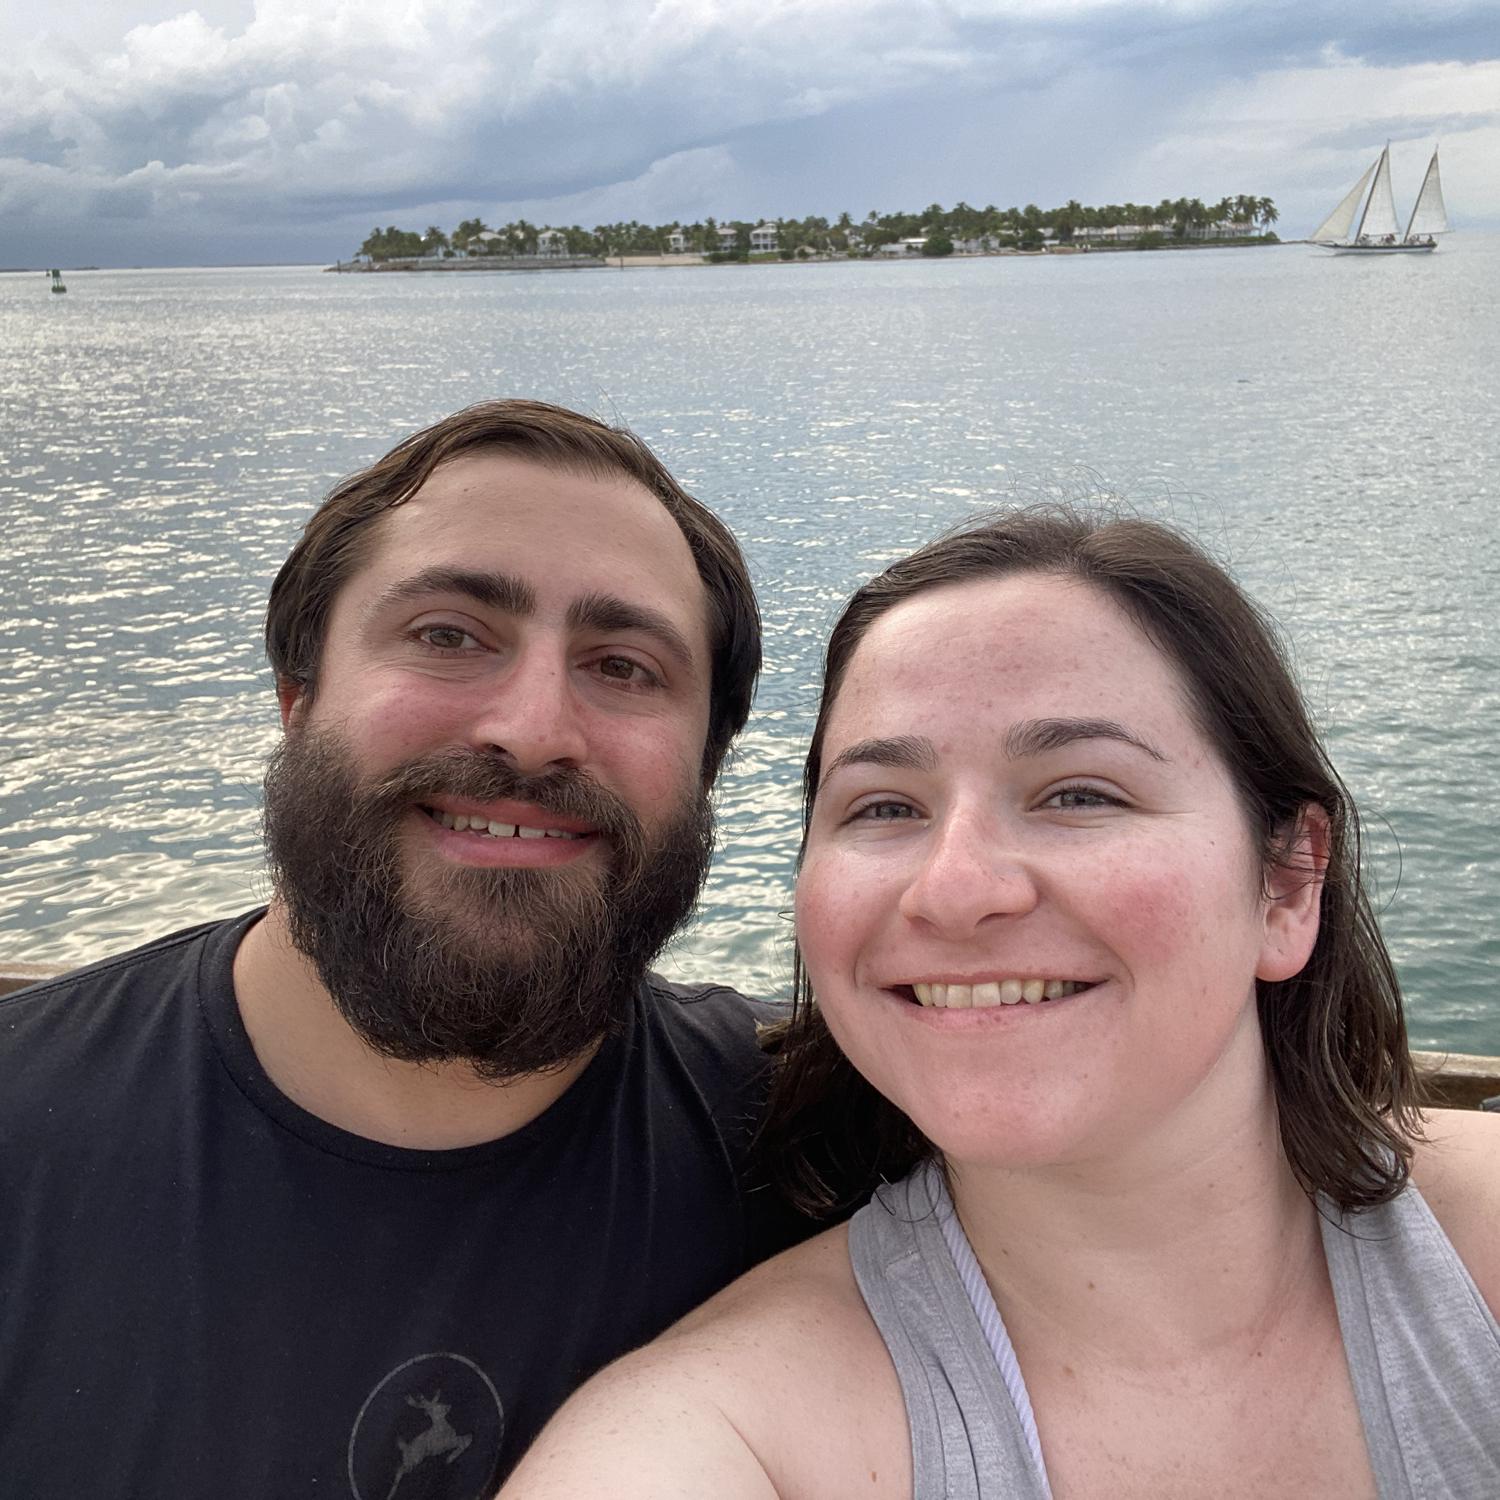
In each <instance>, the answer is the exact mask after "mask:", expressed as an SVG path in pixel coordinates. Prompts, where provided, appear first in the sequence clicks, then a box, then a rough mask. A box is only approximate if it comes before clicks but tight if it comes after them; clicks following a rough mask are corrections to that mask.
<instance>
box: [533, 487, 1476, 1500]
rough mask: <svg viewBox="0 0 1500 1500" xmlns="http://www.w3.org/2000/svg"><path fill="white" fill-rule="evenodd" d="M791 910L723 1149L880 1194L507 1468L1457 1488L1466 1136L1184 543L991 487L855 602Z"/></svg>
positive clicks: (571, 1414) (626, 1481)
mask: <svg viewBox="0 0 1500 1500" xmlns="http://www.w3.org/2000/svg"><path fill="white" fill-rule="evenodd" d="M797 931H798V942H799V948H800V960H801V965H802V969H803V974H802V981H803V982H799V992H800V993H799V1005H798V1009H797V1012H796V1014H795V1017H794V1020H793V1022H792V1024H791V1027H790V1031H789V1035H788V1036H787V1037H786V1039H785V1043H784V1057H783V1061H784V1065H785V1066H784V1075H783V1077H782V1079H781V1083H780V1092H779V1097H778V1101H777V1103H776V1105H775V1107H774V1110H773V1118H772V1121H771V1123H770V1124H769V1125H768V1127H767V1133H766V1146H767V1150H768V1153H769V1160H770V1161H771V1163H772V1166H773V1167H774V1168H775V1169H776V1170H778V1172H779V1173H780V1175H781V1176H782V1177H783V1179H784V1181H786V1182H788V1183H789V1184H790V1186H791V1188H792V1190H793V1191H794V1193H795V1194H796V1195H797V1196H799V1197H800V1198H801V1199H802V1201H804V1202H809V1201H821V1202H823V1203H825V1204H828V1205H830V1206H831V1205H832V1204H833V1203H834V1202H835V1201H836V1200H837V1198H838V1196H839V1193H838V1186H837V1185H838V1184H839V1183H841V1182H848V1181H850V1180H856V1181H857V1180H860V1179H863V1180H866V1181H868V1182H870V1183H872V1184H873V1183H877V1182H879V1181H880V1180H881V1179H882V1178H884V1179H885V1180H886V1181H887V1182H888V1183H891V1184H894V1185H893V1186H882V1187H880V1188H879V1190H878V1191H877V1192H876V1193H875V1196H874V1198H873V1200H872V1201H871V1202H870V1203H869V1204H868V1205H867V1206H866V1207H865V1208H863V1209H862V1210H861V1211H860V1212H859V1213H858V1214H857V1215H856V1216H855V1218H854V1219H853V1221H852V1222H851V1223H850V1224H849V1225H847V1226H842V1227H840V1228H837V1229H834V1230H831V1231H830V1232H828V1233H827V1234H825V1235H823V1236H820V1237H819V1238H818V1239H816V1240H813V1241H811V1242H810V1243H808V1244H806V1245H803V1246H801V1247H799V1248H798V1249H796V1250H793V1251H790V1252H788V1253H787V1254H786V1255H784V1256H781V1257H780V1258H778V1259H777V1260H775V1261H773V1262H771V1263H770V1264H768V1265H766V1266H764V1267H762V1268H761V1269H760V1270H758V1271H756V1272H754V1273H752V1274H751V1275H750V1276H748V1277H746V1278H744V1279H743V1280H742V1281H740V1282H738V1283H737V1284H736V1285H735V1286H733V1287H731V1288H730V1289H729V1290H728V1291H726V1292H724V1293H722V1294H721V1295H720V1296H719V1297H717V1298H716V1299H714V1300H713V1301H712V1302H710V1303H709V1304H707V1306H705V1307H704V1308H702V1309H700V1310H699V1311H698V1312H697V1313H695V1314H694V1315H692V1316H691V1317H690V1318H688V1319H687V1320H686V1321H684V1322H683V1323H681V1324H679V1325H678V1326H677V1328H675V1329H674V1330H672V1331H671V1332H669V1333H668V1334H667V1335H666V1336H665V1337H663V1338H662V1339H661V1340H659V1341H658V1342H657V1343H656V1344H654V1345H652V1346H651V1347H649V1348H647V1349H646V1350H643V1351H642V1352H640V1353H639V1354H637V1355H634V1356H632V1357H631V1358H629V1359H627V1360H625V1361H623V1362H622V1363H620V1364H618V1365H616V1366H615V1367H613V1368H612V1369H611V1370H609V1371H607V1372H606V1373H605V1374H604V1375H603V1376H601V1377H600V1378H599V1379H597V1380H596V1381H594V1382H593V1383H592V1384H591V1385H590V1386H588V1387H586V1388H585V1390H584V1391H583V1392H582V1393H581V1394H580V1395H579V1396H578V1397H576V1398H575V1399H574V1400H573V1401H572V1402H571V1403H570V1404H569V1405H568V1406H567V1407H565V1408H564V1410H563V1412H562V1413H561V1414H560V1415H559V1417H558V1418H557V1419H556V1421H555V1422H554V1424H553V1426H552V1427H551V1428H550V1429H549V1430H548V1432H547V1433H546V1434H544V1436H543V1438H542V1440H541V1441H540V1443H539V1444H538V1446H537V1448H536V1449H535V1450H534V1452H533V1454H532V1455H531V1456H530V1457H529V1458H528V1459H527V1460H526V1461H525V1462H523V1464H522V1465H521V1467H520V1469H519V1470H518V1471H517V1473H516V1475H515V1476H514V1478H513V1480H512V1482H511V1484H510V1485H509V1486H508V1487H507V1489H506V1491H505V1492H504V1493H505V1495H506V1496H507V1497H514V1500H549V1497H554V1496H559V1497H560V1496H576V1495H580V1494H601V1495H602V1494H608V1495H611V1496H623V1497H635V1496H640V1497H645V1496H651V1497H661V1496H684V1497H686V1496H714V1497H726V1500H738V1497H744V1500H766V1497H776V1496H779V1497H782V1500H791V1497H804V1496H805V1497H809V1500H811V1497H817V1500H827V1497H833V1496H871V1497H875V1496H879V1497H884V1496H908V1495H916V1496H919V1497H929V1496H931V1497H936V1496H950V1497H952V1496H963V1497H976V1500H991V1497H999V1496H1024V1497H1028V1500H1041V1497H1045V1496H1047V1495H1053V1496H1056V1497H1058V1500H1064V1497H1070V1496H1095V1495H1098V1496H1109V1497H1111V1500H1116V1497H1122V1496H1134V1495H1140V1496H1150V1497H1153V1500H1160V1497H1166V1496H1194V1497H1196V1496H1203V1495H1209V1494H1212V1495H1215V1496H1229V1495H1241V1494H1243V1495H1246V1496H1250V1495H1254V1496H1257V1497H1267V1496H1306V1495H1310V1494H1317V1495H1338V1496H1359V1497H1373V1496H1379V1497H1381V1500H1390V1497H1394V1496H1403V1495H1413V1496H1416V1495H1427V1496H1439V1495H1441V1496H1444V1497H1456V1496H1457V1497H1470V1496H1472V1497H1474V1500H1478V1497H1481V1496H1495V1495H1500V1415H1497V1412H1500V1398H1497V1395H1496V1393H1497V1392H1500V1325H1497V1324H1496V1321H1495V1317H1494V1313H1493V1309H1494V1308H1495V1307H1497V1306H1500V1153H1497V1149H1496V1148H1497V1145H1500V1120H1496V1119H1495V1118H1493V1117H1490V1116H1485V1115H1481V1114H1474V1115H1472V1116H1470V1115H1459V1114H1438V1113H1435V1114H1431V1115H1428V1116H1427V1117H1426V1118H1425V1121H1424V1120H1423V1118H1422V1117H1421V1116H1419V1115H1418V1113H1417V1110H1416V1081H1415V1078H1414V1075H1413V1071H1412V1065H1411V1060H1410V1057H1409V1055H1408V1052H1407V1046H1406V1038H1405V1032H1404V1029H1403V1025H1402V1020H1401V1011H1400V999H1399V994H1398V991H1397V987H1396V982H1395V978H1394V975H1393V972H1392V970H1391V966H1390V962H1389V959H1388V957H1387V955H1386V953H1385V950H1384V948H1383V946H1382V944H1381V941H1380V938H1379V934H1378V932H1377V929H1376V927H1375V923H1374V921H1373V918H1372V916H1371V914H1370V911H1369V907H1368V905H1367V902H1366V899H1365V896H1364V893H1363V891H1362V889H1361V886H1360V880H1359V871H1358V833H1357V824H1356V821H1355V815H1354V811H1353V808H1352V806H1351V804H1350V801H1349V798H1348V796H1347V793H1346V792H1345V790H1344V788H1343V786H1342V784H1341V783H1340V781H1339V780H1338V777H1337V776H1336V774H1335V773H1334V772H1333V770H1332V768H1331V767H1330V766H1329V764H1328V762H1327V760H1326V758H1325V756H1324V753H1323V751H1322V749H1321V747H1320V746H1319V744H1318V741H1317V738H1316V735H1315V733H1314V731H1313V729H1312V727H1311V725H1310V723H1309V722H1308V718H1307V715H1306V711H1305V709H1304V707H1303V705H1302V703H1301V701H1300V699H1299V697H1298V695H1297V692H1296V689H1295V688H1294V686H1293V685H1292V682H1291V678H1290V676H1289V674H1288V672H1287V670H1286V667H1285V665H1284V663H1283V661H1282V659H1281V657H1280V655H1279V652H1278V650H1277V647H1276V645H1275V641H1274V636H1273V634H1272V632H1271V630H1270V629H1269V627H1268V626H1267V625H1266V623H1265V621H1264V620H1263V619H1262V617H1261V616H1260V615H1259V614H1258V612H1257V611H1256V609H1255V608H1254V606H1253V605H1251V604H1250V603H1249V601H1248V600H1246V599H1245V597H1244V596H1243V595H1242V594H1241V593H1240V592H1239V590H1238V589H1237V588H1236V587H1235V586H1234V585H1233V584H1232V583H1231V582H1230V580H1229V579H1228V578H1227V577H1226V576H1225V574H1224V573H1223V572H1222V571H1221V570H1220V569H1219V568H1218V567H1217V566H1216V565H1215V564H1213V563H1212V562H1211V561H1210V560H1209V559H1208V558H1206V557H1205V556H1204V555H1203V554H1202V553H1201V552H1200V551H1198V550H1197V549H1196V548H1195V547H1194V546H1193V545H1192V544H1190V543H1188V542H1187V541H1185V540H1183V539H1182V538H1181V537H1179V536H1177V535H1176V534H1175V533H1173V532H1170V531H1168V530H1165V529H1164V528H1161V527H1158V526H1155V525H1152V524H1149V523H1145V522H1140V521H1117V520H1107V519H1099V518H1093V519H1090V518H1086V517H1078V516H1075V515H1073V514H1071V513H1067V512H1059V511H1054V510H1048V511H1029V512H1021V513H1018V514H1015V515H1012V516H1008V517H1001V518H998V519H995V520H993V521H990V522H988V523H985V524H983V525H980V526H977V527H974V528H971V529H968V530H966V531H963V532H961V533H957V534H955V535H952V536H949V537H946V538H944V539H942V540H940V541H938V542H936V543H934V544H933V545H931V546H930V547H927V548H925V549H924V550H923V551H921V552H919V553H917V554H916V555H914V556H913V557H910V558H907V559H905V560H904V561H902V562H899V563H897V564H895V565H894V566H893V567H891V568H890V569H888V570H887V571H886V572H885V573H883V574H882V575H881V576H880V577H878V578H876V579H875V580H873V581H872V582H871V583H869V584H867V585H866V586H865V587H864V588H862V589H861V590H860V591H859V592H858V593H857V594H856V595H855V597H854V599H853V600H852V601H851V603H850V605H849V606H848V608H847V609H846V610H845V612H844V614H843V616H842V617H841V619H840V621H839V623H838V625H837V626H836V627H835V630H834V633H833V638H832V641H831V643H830V646H829V652H828V663H827V674H826V680H825V686H824V694H823V701H822V705H821V710H820V713H819V717H818V722H817V726H816V729H815V732H814V736H813V742H812V747H811V751H810V754H809V757H808V765H807V777H806V823H805V840H804V846H803V853H802V864H801V871H800V875H799V880H798V889H797ZM809 989H810V994H809ZM810 995H811V996H816V1003H815V1004H811V1003H810ZM835 1044H836V1045H835ZM851 1064H852V1067H851ZM903 1174H905V1175H904V1176H903Z"/></svg>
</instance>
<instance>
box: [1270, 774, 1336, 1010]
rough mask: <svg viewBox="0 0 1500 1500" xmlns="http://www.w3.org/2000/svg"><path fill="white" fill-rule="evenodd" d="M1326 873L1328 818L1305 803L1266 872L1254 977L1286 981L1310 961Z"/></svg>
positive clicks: (1325, 814) (1312, 804)
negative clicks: (1261, 935) (1262, 927)
mask: <svg viewBox="0 0 1500 1500" xmlns="http://www.w3.org/2000/svg"><path fill="white" fill-rule="evenodd" d="M1327 872H1328V814H1327V813H1326V812H1325V811H1324V810H1323V809H1322V808H1321V807H1319V806H1318V804H1317V803H1316V802H1309V803H1308V804H1307V805H1306V806H1305V807H1304V808H1303V809H1302V811H1301V812H1299V813H1298V814H1297V821H1296V825H1295V826H1294V827H1293V828H1292V829H1291V830H1290V832H1289V833H1288V835H1287V836H1286V838H1285V839H1284V840H1283V842H1282V843H1281V846H1280V848H1279V849H1278V851H1277V858H1276V862H1275V863H1274V864H1273V865H1271V866H1270V868H1269V869H1267V871H1266V873H1265V877H1264V879H1265V901H1266V909H1265V922H1266V930H1265V938H1264V940H1263V942H1262V944H1261V951H1260V962H1259V963H1258V964H1257V965H1256V967H1255V977H1256V978H1257V979H1270V980H1276V979H1290V978H1291V977H1292V976H1293V975H1294V974H1300V973H1301V972H1302V969H1303V967H1304V965H1305V964H1306V963H1307V961H1308V959H1309V958H1311V957H1312V951H1313V946H1314V944H1316V942H1317V941H1318V923H1319V920H1320V918H1321V914H1322V906H1323V878H1324V876H1325V875H1326V874H1327Z"/></svg>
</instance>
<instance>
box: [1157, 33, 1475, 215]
mask: <svg viewBox="0 0 1500 1500" xmlns="http://www.w3.org/2000/svg"><path fill="white" fill-rule="evenodd" d="M1387 140H1390V141H1391V142H1392V148H1391V156H1392V166H1393V170H1394V172H1395V176H1396V182H1397V189H1398V193H1399V192H1400V191H1401V190H1402V186H1403V184H1404V186H1405V191H1406V192H1407V193H1408V194H1415V192H1416V189H1417V184H1418V183H1419V182H1420V180H1421V174H1422V171H1423V169H1424V168H1425V167H1426V164H1427V156H1428V153H1429V152H1430V151H1431V149H1432V146H1433V144H1434V143H1435V142H1440V145H1441V152H1442V159H1443V176H1444V182H1445V188H1446V196H1447V199H1448V204H1449V209H1450V213H1451V215H1452V217H1453V218H1454V220H1455V221H1456V222H1458V223H1462V222H1464V221H1465V220H1467V221H1468V222H1470V223H1474V222H1482V221H1492V220H1496V219H1500V151H1497V149H1496V146H1497V142H1500V59H1489V60H1485V61H1480V62H1470V63H1463V62H1427V63H1412V64H1407V65H1405V66H1396V65H1376V64H1371V63H1369V62H1367V61H1365V60H1364V59H1362V58H1357V57H1348V56H1345V55H1344V54H1343V53H1342V52H1341V51H1339V50H1338V49H1337V48H1328V49H1325V52H1324V56H1323V59H1322V62H1321V65H1320V66H1316V67H1312V66H1308V67H1292V68H1279V69H1272V70H1268V71H1266V72H1263V73H1260V74H1258V75H1257V76H1255V77H1253V78H1251V79H1248V80H1245V81H1243V82H1236V83H1233V84H1229V83H1225V84H1220V85H1218V86H1216V87H1215V88H1213V89H1212V90H1210V91H1208V92H1207V93H1206V94H1205V95H1204V96H1203V97H1201V98H1200V99H1196V100H1194V101H1192V102H1191V104H1190V105H1188V106H1187V107H1186V108H1184V110H1183V111H1182V117H1181V118H1180V119H1179V121H1178V128H1177V129H1176V130H1175V131H1171V132H1168V133H1166V134H1164V135H1163V137H1162V138H1161V139H1160V140H1158V141H1156V142H1154V143H1152V144H1151V145H1150V146H1149V147H1147V148H1146V149H1144V150H1143V151H1142V152H1141V153H1140V156H1139V158H1138V161H1139V167H1138V169H1137V170H1138V171H1139V173H1140V176H1141V179H1142V180H1143V181H1146V182H1149V183H1152V184H1157V183H1161V184H1168V183H1172V182H1180V181H1182V180H1184V178H1185V177H1188V176H1192V175H1194V174H1203V173H1204V172H1206V171H1210V172H1211V175H1213V176H1215V177H1220V176H1222V177H1225V178H1228V179H1230V180H1233V181H1236V182H1246V183H1253V182H1275V183H1277V184H1278V190H1277V194H1276V196H1277V202H1278V205H1279V206H1280V207H1281V210H1282V220H1283V222H1282V224H1281V226H1280V227H1281V229H1282V231H1283V232H1284V233H1289V234H1292V235H1296V234H1297V233H1301V232H1306V231H1307V230H1309V229H1310V228H1311V227H1312V224H1313V223H1314V222H1316V221H1317V220H1318V219H1321V218H1322V216H1323V215H1324V214H1325V213H1326V212H1327V211H1328V209H1330V208H1331V207H1332V206H1333V204H1334V202H1336V201H1337V198H1338V196H1339V195H1340V194H1341V193H1342V192H1343V191H1344V190H1345V189H1346V188H1347V187H1349V186H1350V184H1352V183H1353V182H1354V181H1355V179H1356V178H1357V177H1358V175H1359V174H1360V173H1361V172H1363V171H1364V170H1365V168H1366V167H1367V166H1369V164H1370V162H1371V161H1372V160H1373V159H1374V155H1375V153H1376V152H1378V151H1379V149H1380V147H1381V146H1382V145H1383V144H1384V143H1385V142H1386V141H1387ZM1167 190H1168V189H1167V188H1165V187H1163V188H1162V191H1164V192H1165V191H1167ZM1325 200H1326V201H1325ZM1304 219H1305V220H1306V221H1307V222H1306V223H1305V224H1304V223H1301V222H1300V221H1301V220H1304Z"/></svg>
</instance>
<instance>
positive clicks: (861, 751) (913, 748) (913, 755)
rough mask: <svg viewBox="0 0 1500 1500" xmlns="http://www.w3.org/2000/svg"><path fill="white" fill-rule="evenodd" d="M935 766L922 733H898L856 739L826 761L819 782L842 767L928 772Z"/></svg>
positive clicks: (930, 746)
mask: <svg viewBox="0 0 1500 1500" xmlns="http://www.w3.org/2000/svg"><path fill="white" fill-rule="evenodd" d="M936 765H937V751H936V750H934V749H933V746H932V741H931V740H929V739H927V738H925V737H924V736H922V735H917V734H898V735H895V736H894V737H892V738H891V739H888V740H856V741H855V742H854V743H853V744H852V745H848V746H846V747H845V748H844V749H842V750H840V751H839V753H838V754H837V755H835V756H834V758H833V759H832V761H830V762H829V765H828V769H827V770H826V771H824V772H823V775H822V777H821V778H820V782H821V781H826V780H827V779H828V778H829V777H830V776H832V775H833V773H834V772H835V771H842V770H843V769H844V767H845V766H889V767H890V768H891V769H892V770H896V771H930V770H932V769H933V767H934V766H936Z"/></svg>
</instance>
